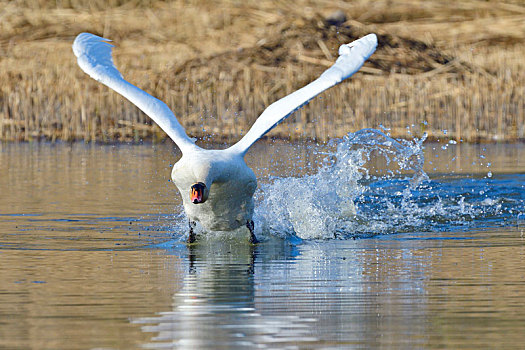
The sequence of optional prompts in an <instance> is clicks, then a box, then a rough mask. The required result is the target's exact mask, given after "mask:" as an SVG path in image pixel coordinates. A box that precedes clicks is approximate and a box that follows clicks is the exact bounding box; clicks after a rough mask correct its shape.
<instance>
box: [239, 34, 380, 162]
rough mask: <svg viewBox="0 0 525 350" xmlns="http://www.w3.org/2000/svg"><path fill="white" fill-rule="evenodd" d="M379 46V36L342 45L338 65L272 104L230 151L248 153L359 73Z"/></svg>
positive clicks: (336, 63) (373, 35) (368, 36)
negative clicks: (310, 104)
mask: <svg viewBox="0 0 525 350" xmlns="http://www.w3.org/2000/svg"><path fill="white" fill-rule="evenodd" d="M376 46H377V37H376V35H375V34H368V35H367V36H365V37H362V38H361V39H359V40H356V41H353V42H351V43H349V44H346V45H342V46H341V47H340V48H339V54H340V55H341V56H339V58H338V59H337V60H336V62H335V64H334V65H333V66H332V67H330V68H328V69H327V70H326V71H324V73H323V74H321V76H320V77H319V78H317V79H316V80H314V81H313V82H311V83H310V84H308V85H306V86H305V87H303V88H301V89H299V90H297V91H295V92H294V93H292V94H290V95H288V96H286V97H284V98H282V99H280V100H279V101H277V102H274V103H273V104H271V105H270V106H269V107H268V108H266V110H265V111H264V112H263V113H262V114H261V115H260V116H259V118H258V119H257V120H256V121H255V123H254V124H253V126H252V127H251V129H250V130H249V131H248V133H247V134H246V135H245V136H244V137H243V138H242V139H241V140H240V141H239V142H237V143H236V144H235V145H233V146H232V147H230V150H231V151H232V152H235V153H240V154H245V153H246V151H248V149H249V148H250V146H251V145H253V144H254V143H255V141H257V140H258V139H260V138H261V137H262V136H263V135H264V134H266V133H267V132H268V131H270V130H271V129H272V128H273V127H275V126H276V125H277V124H279V123H280V122H281V121H282V120H283V119H285V118H286V117H288V116H289V115H290V114H292V113H293V112H294V111H296V110H297V109H299V108H301V107H302V106H304V105H305V104H307V103H308V102H309V101H310V100H311V99H312V98H314V97H315V96H317V95H318V94H320V93H321V92H323V91H324V90H326V89H328V88H330V87H332V86H334V85H337V84H339V83H340V82H342V81H343V80H345V79H346V78H348V77H350V76H351V75H352V74H354V73H355V72H357V71H358V70H359V68H361V66H362V65H363V63H365V61H366V60H367V59H368V57H370V55H372V53H374V51H375V49H376Z"/></svg>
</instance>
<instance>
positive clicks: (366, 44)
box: [339, 33, 377, 58]
mask: <svg viewBox="0 0 525 350" xmlns="http://www.w3.org/2000/svg"><path fill="white" fill-rule="evenodd" d="M357 47H361V48H362V49H363V50H364V53H363V56H364V57H365V58H368V57H370V55H371V54H372V53H374V51H375V49H376V47H377V35H375V34H374V33H371V34H368V35H365V36H364V37H362V38H359V39H357V40H354V41H352V42H351V43H348V44H344V45H341V47H339V56H343V55H349V54H350V53H351V52H352V49H353V48H357Z"/></svg>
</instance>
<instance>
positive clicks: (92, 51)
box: [73, 33, 198, 153]
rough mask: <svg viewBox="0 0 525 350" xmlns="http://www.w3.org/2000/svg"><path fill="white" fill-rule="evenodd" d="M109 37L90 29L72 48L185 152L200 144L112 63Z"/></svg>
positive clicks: (94, 75)
mask: <svg viewBox="0 0 525 350" xmlns="http://www.w3.org/2000/svg"><path fill="white" fill-rule="evenodd" d="M108 41H110V40H108V39H104V38H101V37H99V36H96V35H93V34H90V33H82V34H79V35H78V36H77V37H76V39H75V42H74V43H73V52H74V53H75V55H76V56H77V62H78V65H79V66H80V68H82V70H83V71H84V72H86V73H87V74H89V76H90V77H92V78H93V79H95V80H97V81H99V82H101V83H102V84H104V85H106V86H108V87H110V88H111V89H113V90H115V91H116V92H118V93H119V94H121V95H122V96H124V97H125V98H127V99H128V100H129V101H130V102H131V103H133V104H135V105H136V106H137V107H138V108H140V109H141V110H142V111H143V112H144V113H146V114H147V115H148V116H149V117H150V118H151V119H153V120H154V121H155V122H156V123H157V124H158V125H159V126H160V127H161V128H162V130H164V131H165V132H166V134H168V136H169V137H170V138H171V139H172V140H173V141H174V142H175V143H176V144H177V146H179V148H180V149H181V151H182V152H183V153H185V152H189V151H191V150H193V149H196V148H198V147H197V146H196V145H195V144H194V142H193V140H192V139H190V138H189V137H188V135H186V133H185V131H184V128H183V127H182V126H181V125H180V124H179V122H178V120H177V118H175V115H174V114H173V112H172V111H171V110H170V109H169V108H168V106H166V104H165V103H164V102H162V101H160V100H158V99H156V98H155V97H153V96H151V95H149V94H147V93H146V92H144V91H142V90H141V89H139V88H137V87H136V86H134V85H132V84H130V83H128V82H127V81H126V80H124V78H123V77H122V74H120V72H119V71H118V69H117V68H116V67H115V65H114V63H113V58H112V57H111V49H112V48H113V45H111V44H109V43H108Z"/></svg>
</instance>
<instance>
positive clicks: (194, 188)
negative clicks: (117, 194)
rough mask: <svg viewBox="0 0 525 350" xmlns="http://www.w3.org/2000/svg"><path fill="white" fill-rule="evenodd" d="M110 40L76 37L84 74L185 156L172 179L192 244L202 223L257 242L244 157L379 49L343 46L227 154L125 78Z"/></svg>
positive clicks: (372, 43)
mask: <svg viewBox="0 0 525 350" xmlns="http://www.w3.org/2000/svg"><path fill="white" fill-rule="evenodd" d="M107 41H109V40H107V39H104V38H101V37H98V36H96V35H93V34H89V33H82V34H79V35H78V36H77V38H76V39H75V42H74V44H73V52H74V53H75V55H76V56H77V57H78V64H79V66H80V67H81V68H82V70H84V72H86V73H87V74H89V75H90V76H91V77H92V78H94V79H96V80H98V81H100V82H101V83H103V84H105V85H107V86H108V87H110V88H112V89H113V90H115V91H116V92H118V93H120V94H121V95H123V96H124V97H126V98H127V99H128V100H130V101H131V102H132V103H134V104H135V105H136V106H137V107H139V108H140V109H141V110H142V111H143V112H144V113H146V114H147V115H148V116H150V117H151V118H152V119H153V120H154V121H155V122H156V123H157V124H158V125H159V126H160V127H161V128H162V129H163V130H164V131H165V132H166V133H167V134H168V136H169V137H170V138H171V139H172V140H173V141H174V142H175V143H176V144H177V146H178V147H179V148H180V149H181V151H182V154H183V155H182V158H181V159H180V160H179V161H178V162H177V163H176V164H175V166H174V167H173V171H172V179H173V182H174V183H175V185H176V186H177V188H178V189H179V191H180V193H181V195H182V200H183V203H184V210H185V211H186V214H187V216H188V218H189V220H190V241H192V240H193V239H194V236H193V229H192V228H193V226H192V223H194V222H197V221H198V222H200V223H201V224H202V226H204V228H206V229H207V230H212V231H215V230H220V231H229V230H234V229H236V228H238V227H241V226H243V225H246V226H247V227H248V229H249V230H250V232H251V240H252V241H254V240H255V236H254V234H253V222H252V215H253V208H254V202H253V194H254V193H255V189H256V188H257V180H256V178H255V174H254V173H253V171H252V170H251V169H250V168H249V167H248V166H247V165H246V163H245V161H244V155H245V154H246V152H247V151H248V149H249V148H250V146H251V145H253V144H254V143H255V142H256V141H257V140H258V139H259V138H261V137H262V136H263V135H264V134H266V133H267V132H268V131H270V130H271V129H272V128H273V127H274V126H276V125H277V124H278V123H279V122H280V121H282V120H283V119H284V118H286V117H288V116H289V115H290V114H292V113H293V112H294V111H295V110H297V109H299V108H300V107H302V106H303V105H305V104H306V103H308V101H310V100H311V99H312V98H314V97H315V96H317V95H318V94H319V93H321V92H322V91H324V90H326V89H328V88H330V87H332V86H334V85H336V84H338V83H340V82H341V81H343V80H344V79H346V78H348V77H350V76H351V75H352V74H354V73H355V72H357V71H358V70H359V68H361V66H362V65H363V63H364V62H365V60H366V59H367V58H368V57H370V55H371V54H372V53H373V52H374V51H375V48H376V46H377V38H376V36H375V35H374V34H369V35H367V36H365V37H363V38H361V39H359V40H356V41H354V42H352V43H350V44H346V45H342V46H341V47H340V48H339V54H340V56H339V58H338V59H337V61H336V62H335V64H334V65H333V66H332V67H330V68H329V69H327V70H326V71H325V72H324V73H323V74H322V75H321V76H320V77H319V78H318V79H316V80H314V81H313V82H312V83H310V84H308V85H307V86H305V87H303V88H301V89H299V90H297V91H295V92H294V93H292V94H290V95H288V96H286V97H284V98H282V99H280V100H279V101H277V102H275V103H273V104H272V105H270V106H269V107H268V108H267V109H266V110H265V111H264V112H263V114H261V116H260V117H259V118H258V119H257V120H256V121H255V123H254V125H253V126H252V128H251V129H250V130H249V131H248V133H247V134H246V135H245V136H244V137H243V138H242V139H241V140H240V141H239V142H237V143H236V144H235V145H233V146H231V147H230V148H228V149H225V150H206V149H202V148H200V147H198V146H197V145H195V143H194V141H193V140H192V139H190V138H189V137H188V136H187V135H186V133H185V131H184V129H183V128H182V126H181V125H180V124H179V122H178V121H177V119H176V118H175V115H173V113H172V112H171V110H170V109H169V108H168V106H166V104H164V103H163V102H162V101H160V100H158V99H156V98H154V97H152V96H151V95H149V94H147V93H146V92H144V91H142V90H141V89H139V88H137V87H136V86H134V85H132V84H130V83H128V82H127V81H126V80H124V79H123V78H122V75H121V74H120V72H119V71H118V70H117V68H116V67H115V65H114V64H113V59H112V57H111V48H112V45H111V44H109V43H107ZM190 193H191V195H189V194H190Z"/></svg>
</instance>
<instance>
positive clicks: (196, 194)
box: [190, 187, 202, 204]
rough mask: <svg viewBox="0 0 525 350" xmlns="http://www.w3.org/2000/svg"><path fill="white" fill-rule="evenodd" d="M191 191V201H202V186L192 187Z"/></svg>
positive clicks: (195, 202)
mask: <svg viewBox="0 0 525 350" xmlns="http://www.w3.org/2000/svg"><path fill="white" fill-rule="evenodd" d="M190 191H191V192H190V199H191V202H192V203H194V204H197V203H202V189H201V188H200V187H192V188H191V190H190Z"/></svg>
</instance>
